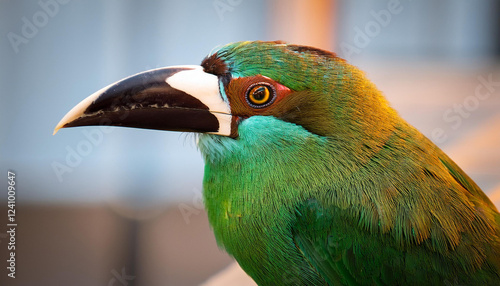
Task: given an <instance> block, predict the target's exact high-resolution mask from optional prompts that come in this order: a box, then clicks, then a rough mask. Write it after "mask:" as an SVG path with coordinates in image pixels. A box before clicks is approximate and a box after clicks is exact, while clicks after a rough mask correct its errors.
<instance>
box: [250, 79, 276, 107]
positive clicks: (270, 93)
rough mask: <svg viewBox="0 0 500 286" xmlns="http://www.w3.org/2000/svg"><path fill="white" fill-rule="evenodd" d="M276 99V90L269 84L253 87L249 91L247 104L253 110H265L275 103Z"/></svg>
mask: <svg viewBox="0 0 500 286" xmlns="http://www.w3.org/2000/svg"><path fill="white" fill-rule="evenodd" d="M275 98H276V92H275V91H274V88H273V87H272V86H271V85H269V84H267V83H257V84H254V85H251V86H250V87H249V88H248V91H247V102H248V104H249V105H250V106H251V107H253V108H263V107H266V106H269V105H270V104H271V103H273V101H274V99H275Z"/></svg>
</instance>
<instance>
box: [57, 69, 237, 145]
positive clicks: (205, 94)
mask: <svg viewBox="0 0 500 286" xmlns="http://www.w3.org/2000/svg"><path fill="white" fill-rule="evenodd" d="M89 125H111V126H125V127H136V128H147V129H158V130H170V131H188V132H203V133H212V134H218V135H223V136H229V137H235V136H236V135H235V134H236V128H235V122H234V120H233V117H232V115H231V110H230V108H229V105H228V103H227V102H225V101H224V100H223V98H222V97H221V95H220V91H219V80H218V78H217V76H215V75H213V74H209V73H206V72H204V71H203V68H202V67H201V66H175V67H166V68H159V69H154V70H149V71H145V72H142V73H139V74H136V75H133V76H131V77H128V78H125V79H123V80H120V81H118V82H116V83H113V84H111V85H109V86H107V87H105V88H103V89H101V90H99V91H97V92H95V93H94V94H92V95H91V96H89V97H87V98H86V99H84V100H83V101H82V102H80V103H79V104H78V105H76V106H75V107H73V109H71V110H70V111H69V112H68V113H67V114H66V115H65V116H64V117H63V119H61V121H60V122H59V123H58V124H57V126H56V128H55V129H54V134H56V133H57V131H58V130H59V129H61V128H66V127H76V126H89Z"/></svg>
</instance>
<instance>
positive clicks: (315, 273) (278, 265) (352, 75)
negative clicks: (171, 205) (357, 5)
mask: <svg viewBox="0 0 500 286" xmlns="http://www.w3.org/2000/svg"><path fill="white" fill-rule="evenodd" d="M101 124H102V125H113V126H126V127H137V128H149V129H160V130H172V131H184V132H186V131H187V132H196V133H199V136H198V138H197V139H198V146H199V149H200V151H201V153H202V155H203V158H204V160H205V175H204V179H203V196H204V203H205V207H206V210H207V212H208V218H209V222H210V225H211V227H212V228H213V232H214V234H215V237H216V239H217V242H218V243H219V245H220V247H222V248H223V249H224V250H225V251H227V252H228V253H229V254H230V255H231V256H233V257H234V258H235V259H236V260H237V261H238V263H239V264H240V266H241V267H242V269H243V270H244V271H245V272H246V273H247V274H248V275H250V276H251V277H252V278H253V279H254V280H255V282H256V283H257V284H259V285H500V215H499V213H498V211H497V209H496V208H495V206H494V205H493V203H492V202H491V201H490V200H489V199H488V197H487V196H486V195H485V194H484V193H483V192H482V191H481V189H480V188H479V187H478V186H477V185H476V184H475V183H474V181H473V180H472V179H471V178H469V177H468V176H467V175H466V174H465V173H464V172H463V171H462V170H461V169H460V168H459V167H458V166H457V165H456V164H455V163H454V162H453V161H452V160H451V159H450V158H449V157H448V156H447V155H446V154H445V153H443V151H441V150H440V149H439V148H438V147H437V146H436V145H434V144H433V143H432V142H431V141H430V140H429V139H427V138H426V137H425V136H423V135H422V134H421V133H420V132H419V131H417V130H416V129H415V128H414V127H412V126H411V125H409V124H408V123H407V122H406V121H405V120H403V119H402V118H401V117H400V116H399V115H398V114H397V112H396V111H394V109H392V108H391V107H390V106H389V104H388V102H387V101H386V100H385V99H384V97H383V95H382V93H381V92H380V91H379V90H378V89H377V88H376V87H375V85H374V84H373V83H371V82H370V81H369V80H368V79H367V78H366V77H365V75H364V74H363V72H362V71H360V70H359V69H357V68H356V67H354V66H352V65H350V64H348V63H347V62H346V61H345V60H343V59H341V58H339V57H338V56H337V55H335V54H334V53H331V52H328V51H324V50H321V49H317V48H313V47H308V46H300V45H292V44H286V43H283V42H261V41H256V42H237V43H231V44H228V45H226V46H223V47H221V48H219V49H218V50H217V51H215V52H213V53H212V54H211V55H209V56H207V57H206V58H205V59H204V60H203V62H202V63H201V66H174V67H166V68H159V69H155V70H150V71H146V72H143V73H139V74H137V75H134V76H131V77H129V78H126V79H123V80H121V81H118V82H116V83H114V84H111V85H109V86H108V87H105V88H103V89H101V90H100V91H98V92H96V93H94V94H92V95H91V96H89V97H88V98H87V99H85V100H83V101H82V102H81V103H80V104H78V105H77V106H75V107H74V108H73V109H72V110H71V111H70V112H69V113H68V114H67V115H66V116H65V117H64V118H63V119H62V120H61V122H60V123H59V124H58V125H57V127H56V130H55V132H56V131H57V130H58V129H60V128H63V127H74V126H85V125H101Z"/></svg>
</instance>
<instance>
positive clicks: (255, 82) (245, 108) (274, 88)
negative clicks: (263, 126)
mask: <svg viewBox="0 0 500 286" xmlns="http://www.w3.org/2000/svg"><path fill="white" fill-rule="evenodd" d="M259 85H262V86H265V87H268V88H269V91H270V92H272V94H271V96H272V97H273V98H272V100H270V103H269V104H263V105H262V106H257V105H256V104H251V103H250V102H249V92H250V91H251V90H252V88H254V87H255V86H259ZM225 90H226V94H227V96H228V99H229V101H230V105H231V110H232V112H233V114H235V115H239V116H242V117H249V116H252V115H259V114H264V113H269V112H268V111H271V110H272V108H273V106H274V105H276V104H277V103H278V102H280V101H281V100H282V99H283V98H285V97H286V96H287V95H288V94H290V93H291V92H292V91H291V90H290V89H289V88H288V87H286V86H284V85H282V84H280V83H278V82H276V81H274V80H273V79H271V78H269V77H266V76H262V75H257V76H252V77H243V78H235V79H233V80H231V81H230V82H229V84H228V85H227V86H226V88H225ZM254 99H258V98H254Z"/></svg>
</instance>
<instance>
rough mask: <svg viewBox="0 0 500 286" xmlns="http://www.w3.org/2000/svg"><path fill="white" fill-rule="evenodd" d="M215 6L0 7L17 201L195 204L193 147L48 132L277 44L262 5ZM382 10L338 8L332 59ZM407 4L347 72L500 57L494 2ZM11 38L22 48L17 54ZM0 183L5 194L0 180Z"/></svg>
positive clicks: (124, 136)
mask: <svg viewBox="0 0 500 286" xmlns="http://www.w3.org/2000/svg"><path fill="white" fill-rule="evenodd" d="M48 2H50V1H41V2H40V3H48ZM66 2H67V3H66ZM216 2H217V1H116V0H115V1H113V0H109V1H80V0H70V1H61V3H58V2H55V3H58V6H57V7H54V6H50V5H49V6H48V8H46V9H49V10H50V11H54V13H53V15H50V13H48V12H45V16H46V17H45V18H44V17H43V15H40V13H43V12H44V11H45V10H44V8H43V5H41V4H39V3H38V1H13V0H12V1H6V0H2V1H1V2H0V31H1V32H0V36H2V39H3V40H2V41H0V60H1V62H0V67H1V68H0V73H1V74H0V88H1V90H0V126H1V129H0V130H1V132H0V155H1V163H2V164H1V167H2V168H1V170H2V174H5V172H6V170H14V171H15V172H16V173H17V175H18V184H19V188H20V191H19V193H18V199H19V200H21V201H32V202H67V201H72V202H86V201H103V200H114V199H124V200H130V201H133V202H146V203H147V202H152V201H157V202H158V201H160V202H162V201H180V200H190V199H191V198H192V197H193V193H196V192H199V191H200V189H201V178H202V172H203V162H202V160H201V157H200V155H199V154H198V152H197V150H196V146H195V143H194V140H193V137H191V136H185V135H181V134H179V133H169V132H159V131H149V130H136V129H124V128H114V129H111V130H112V131H111V132H110V133H106V134H104V133H102V132H101V131H100V130H99V129H98V130H97V131H96V132H98V133H99V132H101V135H103V136H102V138H101V137H100V136H99V135H98V134H94V136H95V138H94V141H92V140H89V139H88V137H86V136H85V134H84V133H83V129H80V128H75V129H68V130H61V131H60V132H59V134H57V136H52V130H53V128H54V126H55V125H56V123H57V122H58V121H59V120H60V119H61V118H62V116H63V115H64V114H65V113H66V112H67V111H69V109H70V108H71V107H73V106H74V105H75V104H76V103H78V102H79V101H80V100H82V99H83V98H85V97H86V96H88V95H90V94H91V93H93V92H94V91H96V90H98V89H100V88H102V87H104V86H106V85H108V84H109V83H111V82H114V81H116V80H119V79H121V78H123V77H126V76H128V75H131V74H134V73H137V72H140V71H143V70H146V69H150V68H155V67H160V66H168V65H178V64H199V63H200V61H201V59H202V58H203V57H204V56H205V55H206V54H207V53H209V52H210V51H211V50H212V49H213V48H214V47H216V46H218V45H222V44H225V43H228V42H233V41H239V40H258V39H260V40H274V39H276V38H273V36H276V35H270V33H268V30H269V26H270V25H271V24H272V15H270V14H269V13H268V12H266V11H268V5H269V2H267V1H262V0H260V1H229V2H227V3H229V4H231V5H233V6H230V7H231V9H228V10H225V11H222V12H221V10H218V8H217V7H216ZM222 2H224V1H222ZM388 2H389V1H387V3H386V2H384V1H380V3H377V4H373V3H370V4H367V3H364V2H363V1H355V2H354V3H347V1H339V2H338V5H337V6H338V7H339V8H338V9H337V15H338V19H337V20H336V22H335V24H336V26H337V28H336V31H337V40H336V45H335V46H333V47H332V48H336V49H339V43H340V42H342V41H345V42H347V43H349V42H352V41H353V39H354V37H355V36H356V34H355V30H354V27H356V26H358V27H361V28H363V24H364V23H366V22H367V21H368V20H370V17H372V16H371V15H370V13H369V12H370V11H378V10H380V9H383V8H385V7H387V5H388ZM415 2H417V1H413V2H412V1H404V0H402V1H400V5H401V6H402V7H403V8H404V9H403V10H402V12H401V13H400V14H398V15H393V18H394V19H393V20H392V23H390V25H388V26H387V27H384V28H383V29H382V31H381V32H380V33H379V35H377V37H375V38H374V39H373V40H372V41H371V42H370V43H369V45H368V46H367V47H365V48H363V50H362V52H361V53H359V54H354V56H352V57H350V60H351V61H353V62H354V63H355V64H358V65H361V66H363V64H364V62H365V60H367V59H373V58H379V59H384V58H387V57H389V58H390V59H391V57H392V59H393V60H394V59H398V60H399V59H401V58H402V59H403V60H404V59H413V60H415V59H425V60H427V61H429V60H430V61H432V60H439V61H443V60H447V61H451V62H453V63H457V62H463V61H469V62H471V59H472V62H473V60H474V59H481V58H482V59H483V60H484V58H487V59H488V58H489V57H491V56H492V55H494V54H495V53H496V52H497V46H498V38H499V37H498V19H496V18H497V16H495V15H496V14H495V11H496V10H495V9H494V8H495V6H496V5H495V4H494V3H495V1H485V0H483V1H474V2H473V3H472V2H470V1H451V0H450V1H440V2H439V3H435V2H434V1H418V3H415ZM227 3H226V5H229V4H227ZM46 5H47V4H46ZM46 5H45V6H46ZM219 9H220V8H219ZM37 13H38V14H37ZM26 19H27V20H28V22H30V23H31V24H33V25H34V27H35V29H36V30H35V31H33V30H32V29H30V28H25V30H26V31H24V32H26V33H27V34H28V35H29V36H30V37H31V38H28V37H24V36H23V27H24V26H26V25H27V24H26V22H25V20H26ZM495 21H496V22H495ZM35 24H37V25H38V26H37V25H35ZM9 33H14V34H16V35H18V36H21V37H23V38H24V39H25V42H22V43H17V44H13V40H12V39H11V38H9V37H8V35H9ZM493 35H497V37H496V38H495V37H493ZM11 37H12V34H11ZM16 39H17V38H16ZM285 40H286V39H285ZM337 52H339V50H337ZM339 54H341V55H342V53H341V52H339ZM415 88H416V87H415ZM88 132H91V129H89V130H88ZM457 132H458V131H457ZM89 143H90V144H89ZM89 146H90V148H89ZM73 151H74V152H75V153H73ZM64 166H66V167H64ZM56 170H58V171H56ZM58 174H59V175H58ZM0 180H1V181H0V182H1V183H2V184H4V182H5V180H6V178H5V175H1V176H0ZM0 199H1V200H5V198H4V196H2V197H1V198H0Z"/></svg>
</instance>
